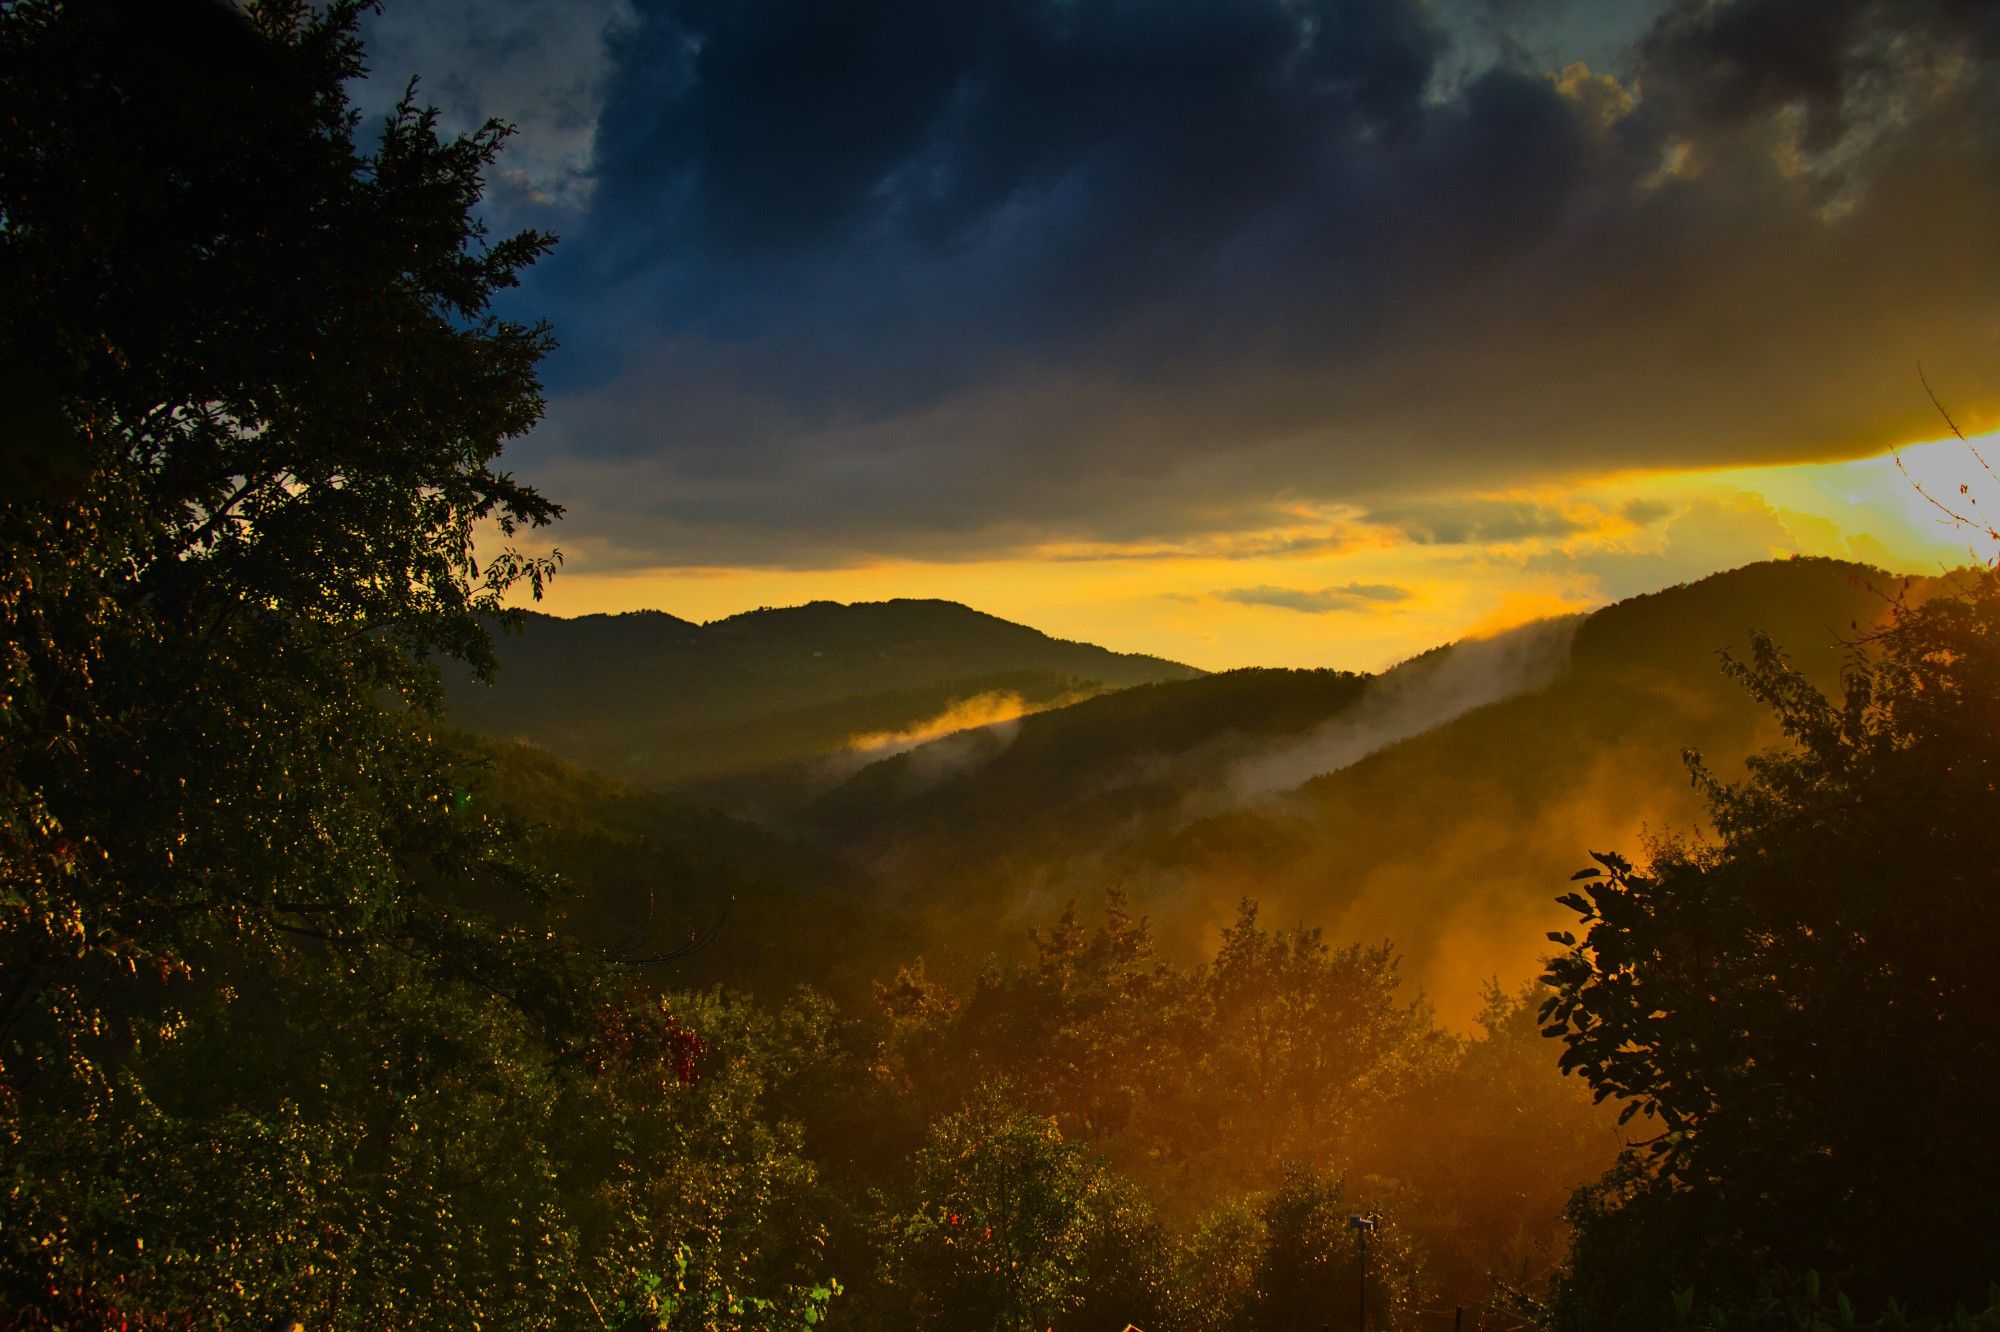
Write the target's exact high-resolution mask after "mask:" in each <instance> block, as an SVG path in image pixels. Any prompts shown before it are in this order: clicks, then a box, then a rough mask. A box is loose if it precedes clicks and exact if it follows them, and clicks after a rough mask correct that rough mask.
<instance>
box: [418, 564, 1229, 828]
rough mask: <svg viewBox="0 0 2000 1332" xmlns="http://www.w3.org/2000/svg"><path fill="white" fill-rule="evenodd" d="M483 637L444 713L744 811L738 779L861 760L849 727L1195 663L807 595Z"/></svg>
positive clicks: (747, 795) (905, 604) (881, 736)
mask: <svg viewBox="0 0 2000 1332" xmlns="http://www.w3.org/2000/svg"><path fill="white" fill-rule="evenodd" d="M496 647H497V650H498V654H499V658H500V671H499V674H498V677H497V679H496V680H495V682H494V683H492V684H490V685H483V684H480V683H478V682H476V681H474V680H473V679H472V678H471V677H470V676H469V675H468V674H467V673H465V672H464V671H462V670H456V671H449V672H447V679H446V698H447V706H448V710H449V714H450V716H451V718H452V720H453V722H454V723H455V724H457V725H459V726H461V727H463V728H465V729H467V730H470V731H474V732H477V733H479V734H483V735H488V736H493V737H497V738H501V739H507V740H518V741H525V742H527V743H530V744H534V745H537V746H539V747H541V748H544V749H546V750H548V751H549V752H550V753H552V754H555V755H557V756H560V757H562V758H565V759H567V760H569V761H571V762H573V763H578V764H582V765H583V766H585V767H588V768H591V769H594V770H596V771H598V772H602V773H604V774H606V775H608V776H612V777H615V778H617V779H619V780H621V781H625V782H629V783H633V784H636V785H641V786H648V787H653V788H658V789H676V790H684V791H687V790H700V791H702V792H704V794H705V795H706V796H707V797H708V798H709V799H711V800H720V801H725V802H729V803H744V804H749V805H752V806H754V805H756V804H757V803H758V802H757V800H756V799H755V798H754V797H755V796H756V795H760V794H763V793H764V792H763V787H761V786H759V785H758V783H756V782H750V781H747V780H746V779H748V778H749V777H750V776H752V775H759V776H766V775H768V774H771V773H772V772H773V770H777V771H778V772H779V773H781V774H783V773H785V772H786V771H787V770H789V771H790V774H791V776H792V778H793V779H794V780H795V781H800V780H804V778H810V779H811V780H810V781H806V782H805V784H806V785H812V784H814V783H817V782H819V781H822V780H831V779H832V778H835V777H838V776H841V775H844V774H845V773H846V772H848V771H851V770H852V769H853V768H854V767H857V766H859V765H860V763H861V762H862V761H865V759H866V757H867V755H866V754H865V753H860V754H859V756H858V757H856V754H857V751H856V749H855V744H856V742H857V740H858V739H862V738H866V737H871V736H872V737H876V741H877V743H878V744H884V745H886V747H888V748H894V747H895V745H894V738H895V737H896V736H898V735H899V734H901V733H906V732H907V733H910V734H911V735H912V737H913V738H912V739H911V740H910V741H909V743H914V742H915V738H921V737H922V736H923V735H924V734H925V725H926V723H930V722H936V721H937V720H938V719H939V718H943V717H946V716H947V714H949V713H950V711H951V710H952V709H953V708H954V707H955V706H963V705H966V704H967V703H968V702H971V701H975V700H976V701H979V702H980V705H981V707H982V708H983V711H982V712H981V713H980V715H982V716H992V715H999V714H1003V713H1007V712H1016V713H1018V712H1025V711H1031V710H1034V709H1036V708H1040V707H1046V706H1049V705H1051V704H1054V703H1058V702H1063V701H1068V700H1071V699H1074V698H1077V697H1081V696H1087V695H1090V694H1094V693H1098V692H1101V691H1103V690H1106V689H1116V688H1122V687H1124V686H1128V685H1135V684H1144V683H1149V682H1153V681H1160V680H1177V679H1187V678H1191V677H1193V676H1196V675H1198V674H1199V672H1198V671H1196V670H1194V669H1193V668H1192V667H1188V666H1182V665H1179V664H1177V663H1175V662H1170V661H1164V660H1161V659H1159V658H1156V657H1143V656H1134V655H1129V654H1123V653H1116V652H1110V651H1107V650H1106V649H1104V648H1099V647H1093V646H1091V645H1089V644H1086V643H1074V642H1069V641H1066V640H1063V639H1057V638H1051V637H1049V636H1048V635H1047V634H1043V633H1041V632H1039V631H1037V630H1034V629H1029V628H1027V627H1025V626H1023V625H1018V624H1013V623H1010V622H1009V621H1006V620H1002V619H999V618H997V617H995V616H991V615H984V614H981V613H980V612H978V611H974V610H971V609H969V608H967V607H965V606H961V605H958V604H956V603H954V602H949V601H910V600H899V601H885V602H869V603H857V604H854V605H843V604H840V603H837V602H830V601H822V602H814V603H812V604H810V605H806V606H798V607H792V608H789V609H784V610H758V611H751V612H748V613H746V614H743V615H736V616H732V617H730V618H729V619H726V620H718V621H715V622H714V623H711V624H694V623H692V622H690V621H687V620H681V619H677V618H675V617H674V616H671V615H666V614H663V613H660V612H657V611H642V612H634V613H630V614H624V615H586V616H580V617H577V618H574V619H561V618H557V617H554V616H548V615H539V614H530V615H528V616H526V617H525V621H524V624H523V627H522V629H521V631H520V632H519V633H517V634H504V635H499V636H497V642H496ZM823 762H831V763H832V764H833V765H834V766H833V767H832V768H831V769H826V770H822V769H821V768H820V767H818V766H816V765H819V764H821V763H823ZM802 771H803V773H804V778H801V776H800V774H801V772H802ZM768 785H770V783H769V782H765V783H764V784H763V786H768ZM779 785H781V786H782V785H784V783H783V782H782V781H781V782H780V783H779ZM739 797H742V798H741V799H738V798H739Z"/></svg>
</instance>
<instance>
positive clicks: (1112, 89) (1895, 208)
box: [378, 0, 2000, 563]
mask: <svg viewBox="0 0 2000 1332" xmlns="http://www.w3.org/2000/svg"><path fill="white" fill-rule="evenodd" d="M1443 12H1444V11H1442V10H1438V9H1434V8H1432V7H1430V6H1427V5H1423V4H1417V3H1411V2H1409V0H953V3H949V4H940V3H937V0H853V2H852V3H847V4H842V5H838V6H835V5H826V4H821V3H817V2H816V0H757V2H746V0H667V2H659V0H653V2H645V0H642V2H641V3H637V4H635V5H634V6H633V7H632V9H631V11H630V12H629V13H620V14H619V15H618V16H617V18H616V21H615V22H604V23H601V24H600V26H601V28H602V34H603V36H602V42H603V45H602V52H603V57H604V62H605V68H604V71H603V75H602V77H601V79H600V80H598V81H597V82H596V83H595V84H594V85H593V87H594V90H595V92H594V96H595V102H594V105H595V106H596V108H597V124H596V133H595V137H594V141H593V156H592V159H591V163H590V173H591V179H592V183H591V188H590V191H589V193H588V203H587V205H577V206H574V207H571V208H569V209H568V210H567V211H565V210H564V209H563V208H561V207H555V208H553V209H552V210H550V211H547V212H546V216H548V217H550V218H552V219H553V220H554V221H555V223H556V225H557V227H558V229H559V230H562V231H564V232H565V234H566V241H565V244H564V245H563V247H562V249H561V251H560V252H559V254H558V256H557V257H556V258H555V259H553V260H552V261H550V263H549V264H548V265H547V267H546V269H545V270H544V271H542V272H540V273H539V274H537V275H536V277H535V278H534V279H533V280H532V281H531V283H530V284H529V286H528V287H527V289H526V290H525V291H524V293H523V300H524V302H525V303H527V304H529V305H530V306H533V307H535V308H538V309H542V310H546V311H548V312H550V313H551V314H552V315H553V317H554V318H555V320H556V323H557V326H558V331H559V334H560V336H561V337H562V338H563V340H564V343H565V349H564V351H563V352H562V353H560V354H559V358H558V360H557V361H556V362H555V364H554V365H553V367H552V387H553V388H554V390H555V400H554V403H553V408H552V412H551V419H550V422H549V424H548V425H547V426H546V427H545V428H544V430H543V431H542V432H541V435H540V436H539V437H538V439H537V440H536V441H535V445H534V446H533V447H531V449H530V450H529V451H528V455H527V456H530V457H536V458H538V461H536V462H534V463H533V465H532V470H534V471H535V472H536V474H537V475H538V476H540V477H542V478H543V479H544V480H545V482H546V484H548V485H549V486H550V488H552V489H554V490H556V491H558V492H560V495H561V498H563V499H565V500H568V501H570V503H571V508H572V513H573V514H574V515H576V521H575V522H574V523H573V524H572V526H573V527H574V528H576V529H578V532H577V535H582V536H586V537H595V538H599V539H601V540H602V541H603V542H605V543H607V544H606V545H604V546H601V547H600V548H599V550H598V557H599V558H600V559H606V560H610V559H623V560H629V561H634V562H675V563H708V562H717V563H721V562H737V561H763V562H777V563H787V562H797V563H823V562H833V561H840V560H845V559H858V558H866V557H869V556H874V555H880V554H885V553H908V554H925V555H934V556H936V555H944V556H951V555H964V554H971V553H978V552H984V551H990V550H994V549H1002V548H1008V547H1013V546H1020V545H1024V544H1033V543H1036V542H1040V541H1046V540H1052V539H1056V540H1077V541H1119V540H1125V539H1149V540H1157V539H1172V538H1175V537H1181V536H1186V535H1188V534H1194V533H1202V532H1219V531H1228V530H1232V529H1240V528H1247V527H1254V526H1256V525H1258V524H1259V523H1262V522H1264V521H1267V520H1268V519H1269V518H1270V517H1271V515H1272V514H1273V513H1274V512H1277V511H1279V510H1280V509H1281V508H1283V507H1284V506H1295V505H1296V504H1297V503H1299V502H1302V501H1303V502H1331V501H1354V502H1359V503H1361V504H1362V505H1364V506H1367V505H1371V504H1372V505H1377V506H1379V507H1381V508H1383V510H1384V511H1385V513H1392V514H1393V513H1394V512H1395V510H1396V506H1397V504H1398V503H1400V502H1401V501H1400V500H1399V499H1398V498H1397V497H1398V496H1408V495H1412V494H1420V493H1423V492H1426V491H1441V490H1450V489H1454V488H1458V487H1463V486H1466V485H1491V484H1496V483H1500V482H1505V481H1511V480H1519V479H1524V478H1541V477H1548V476H1553V475H1559V474H1562V473H1564V472H1569V471H1575V470H1578V469H1596V470H1601V469H1604V468H1607V467H1612V466H1619V465H1627V464H1648V465H1658V464H1676V463H1699V462H1717V461H1730V460H1737V459H1748V458H1753V457H1754V458H1764V459H1769V458H1776V457H1783V456H1797V455H1798V454H1800V453H1802V452H1807V451H1812V450H1819V449H1825V448H1828V447H1841V446H1854V445H1857V444H1858V443H1860V442H1864V441H1866V440H1868V439H1870V438H1875V437H1879V436H1881V435H1883V434H1884V433H1889V434H1893V433H1896V432H1898V431H1907V430H1914V429H1917V428H1919V427H1920V426H1921V425H1922V423H1923V421H1924V414H1925V413H1926V412H1928V410H1929V407H1928V403H1927V402H1925V400H1924V399H1923V397H1922V394H1921V390H1919V389H1918V388H1917V386H1916V382H1915V376H1914V365H1915V364H1916V363H1917V362H1918V361H1919V360H1922V361H1925V362H1926V363H1927V364H1929V365H1930V366H1931V367H1932V368H1933V371H1934V374H1933V378H1934V380H1936V379H1941V380H1943V381H1944V382H1945V387H1946V391H1947V392H1948V393H1953V392H1955V393H1956V395H1957V397H1958V399H1959V401H1960V403H1961V404H1962V405H1965V406H1968V407H1971V406H1983V405H1988V404H1990V403H1991V402H1993V401H1995V400H2000V374H1996V369H2000V356H1996V354H1995V353H1996V352H2000V346H1996V342H1995V334H1996V330H2000V228H1996V227H1995V226H1994V225H1993V218H1994V217H1995V215H1996V208H1995V205H1996V204H2000V139H1996V137H1995V135H1996V132H2000V116H1996V115H1995V114H1994V113H1995V111H1996V110H2000V107H1996V92H2000V81H1996V79H1995V77H1994V60H1993V57H1994V55H1995V53H1996V50H2000V20H1996V14H2000V6H1996V5H1995V4H1993V3H1973V0H1922V2H1921V3H1919V2H1918V0H1811V2H1810V3H1807V2H1806V0H1721V2H1720V3H1707V2H1706V0H1687V2H1686V3H1680V4H1675V5H1672V6H1669V7H1667V8H1665V9H1664V10H1663V11H1662V12H1661V13H1659V14H1658V16H1657V17H1656V18H1655V19H1653V20H1652V21H1650V22H1649V23H1646V24H1644V25H1641V26H1637V27H1634V28H1633V29H1632V30H1631V35H1632V37H1633V39H1634V41H1633V44H1632V45H1631V47H1630V49H1629V51H1628V52H1627V54H1626V56H1625V58H1624V60H1623V61H1622V63H1621V64H1620V65H1619V67H1618V69H1617V71H1616V72H1617V73H1618V74H1619V75H1620V76H1621V77H1620V78H1618V79H1615V80H1614V79H1611V78H1607V77H1604V76H1603V75H1602V74H1601V73H1599V74H1586V73H1585V72H1583V71H1580V70H1572V71H1570V72H1569V73H1568V74H1567V75H1561V76H1558V75H1553V74H1551V73H1549V72H1548V71H1547V69H1546V68H1545V65H1544V63H1543V62H1546V61H1547V60H1548V59H1549V58H1550V57H1551V55H1555V56H1556V57H1557V58H1558V59H1559V58H1560V53H1556V52H1554V51H1553V50H1552V44H1554V45H1559V44H1560V38H1561V35H1562V33H1563V32H1564V31H1565V29H1564V28H1563V26H1562V25H1561V24H1560V23H1559V22H1558V23H1551V21H1550V20H1549V17H1548V9H1547V7H1546V6H1536V5H1531V4H1520V3H1511V2H1510V3H1504V4H1489V5H1486V6H1484V7H1483V12H1484V13H1485V14H1486V17H1487V22H1486V23H1485V25H1484V26H1482V27H1479V28H1477V29H1475V28H1473V27H1469V26H1467V25H1465V24H1462V23H1461V24H1456V25H1450V26H1448V25H1447V24H1445V23H1444V22H1442V21H1441V20H1440V18H1439V15H1440V14H1441V13H1443ZM1496 16H1497V17H1496ZM1510 23H1514V24H1516V25H1518V26H1522V28H1523V30H1524V31H1525V30H1526V27H1527V26H1529V25H1538V26H1534V31H1535V32H1537V33H1538V34H1540V36H1539V37H1538V40H1537V44H1536V47H1535V50H1536V56H1535V62H1529V61H1528V60H1527V57H1526V56H1524V55H1523V54H1522V52H1523V51H1524V50H1525V49H1526V47H1525V46H1524V45H1522V44H1520V43H1510V41H1509V40H1508V33H1509V32H1510V31H1511V29H1510V28H1509V27H1508V24H1510ZM1600 45H1601V43H1600ZM1475 48H1476V49H1477V50H1478V51H1480V52H1483V53H1484V54H1483V55H1482V56H1481V57H1480V58H1478V59H1473V58H1470V57H1469V56H1468V54H1467V53H1468V51H1471V50H1474V49H1475ZM378 63H379V62H378ZM392 63H393V62H392ZM523 208H524V210H525V211H523V213H522V215H523V216H529V215H531V214H532V210H526V206H525V205H523ZM537 450H539V452H538V453H537ZM1434 539H1447V538H1446V537H1444V536H1437V537H1434Z"/></svg>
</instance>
